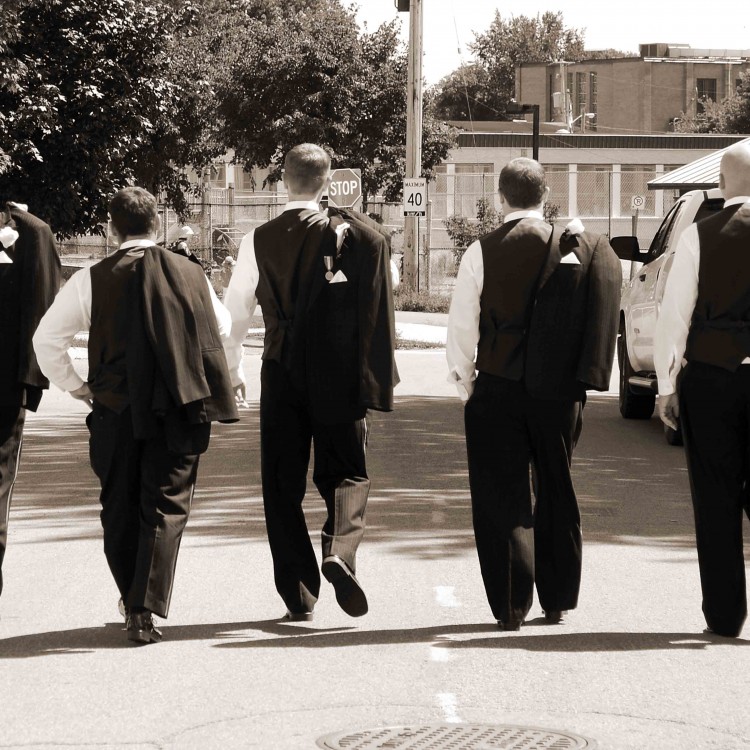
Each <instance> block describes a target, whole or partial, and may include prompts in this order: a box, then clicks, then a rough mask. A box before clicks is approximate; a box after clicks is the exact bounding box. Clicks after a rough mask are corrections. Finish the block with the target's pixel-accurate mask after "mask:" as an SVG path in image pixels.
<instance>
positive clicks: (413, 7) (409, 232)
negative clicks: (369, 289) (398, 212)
mask: <svg viewBox="0 0 750 750" xmlns="http://www.w3.org/2000/svg"><path fill="white" fill-rule="evenodd" d="M400 2H401V3H403V0H400ZM397 7H398V8H399V10H401V7H402V5H400V4H399V2H397ZM407 7H408V10H409V60H408V64H409V77H408V82H407V87H406V175H405V176H406V178H407V179H409V178H410V177H421V176H422V0H409V2H408V5H407ZM418 221H419V219H418V217H416V216H406V217H404V284H405V285H406V287H407V289H412V290H416V289H417V285H418V279H417V253H418V252H419V236H418V231H417V227H418ZM428 231H429V228H428Z"/></svg>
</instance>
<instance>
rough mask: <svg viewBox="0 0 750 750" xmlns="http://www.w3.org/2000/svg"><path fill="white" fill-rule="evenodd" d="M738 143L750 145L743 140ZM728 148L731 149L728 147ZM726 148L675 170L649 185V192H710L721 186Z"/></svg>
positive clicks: (748, 141)
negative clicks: (720, 174)
mask: <svg viewBox="0 0 750 750" xmlns="http://www.w3.org/2000/svg"><path fill="white" fill-rule="evenodd" d="M738 143H750V138H743V139H742V140H741V141H738ZM727 148H730V147H729V146H727ZM726 150H727V149H726V148H722V149H721V150H720V151H714V152H713V153H712V154H709V155H708V156H703V157H701V158H700V159H696V160H695V161H692V162H690V164H686V165H685V166H684V167H680V168H679V169H674V170H672V171H671V172H667V173H666V174H663V175H662V176H661V177H657V178H656V179H654V180H651V181H650V182H649V183H648V189H649V190H708V189H710V188H715V187H717V186H718V184H719V166H720V164H721V157H722V156H723V155H724V152H725V151H726Z"/></svg>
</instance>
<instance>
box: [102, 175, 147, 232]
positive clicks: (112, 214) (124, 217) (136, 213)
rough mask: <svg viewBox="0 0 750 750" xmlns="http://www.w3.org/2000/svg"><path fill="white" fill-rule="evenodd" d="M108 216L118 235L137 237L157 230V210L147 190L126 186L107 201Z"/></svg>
mask: <svg viewBox="0 0 750 750" xmlns="http://www.w3.org/2000/svg"><path fill="white" fill-rule="evenodd" d="M109 218H110V221H111V222H112V226H113V227H114V228H115V231H116V232H117V233H118V234H119V235H120V237H137V236H140V235H149V234H151V233H152V232H154V231H158V221H159V212H158V207H157V205H156V198H154V196H153V195H151V193H149V192H148V190H144V189H143V188H140V187H126V188H123V189H122V190H118V191H117V193H115V196H114V197H113V198H112V200H111V201H110V202H109Z"/></svg>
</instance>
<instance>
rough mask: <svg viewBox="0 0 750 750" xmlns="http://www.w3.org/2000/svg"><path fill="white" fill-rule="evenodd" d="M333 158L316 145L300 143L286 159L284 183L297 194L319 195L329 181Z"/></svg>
mask: <svg viewBox="0 0 750 750" xmlns="http://www.w3.org/2000/svg"><path fill="white" fill-rule="evenodd" d="M330 170H331V157H330V156H329V155H328V154H327V153H326V151H325V150H324V149H322V148H321V147H320V146H317V145H316V144H314V143H300V145H299V146H295V147H294V148H293V149H291V150H290V151H289V152H288V153H287V155H286V158H285V159H284V182H285V183H286V185H287V187H289V188H291V189H292V190H293V191H294V192H295V193H317V192H318V190H320V188H322V187H323V185H324V184H325V181H326V180H327V179H328V173H329V172H330Z"/></svg>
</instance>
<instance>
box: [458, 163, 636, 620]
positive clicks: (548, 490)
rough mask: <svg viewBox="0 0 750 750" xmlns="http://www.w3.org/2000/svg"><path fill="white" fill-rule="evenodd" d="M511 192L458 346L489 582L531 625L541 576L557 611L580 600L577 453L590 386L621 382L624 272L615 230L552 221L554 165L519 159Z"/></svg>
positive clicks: (473, 282) (494, 602) (494, 596)
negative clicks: (617, 354) (617, 355)
mask: <svg viewBox="0 0 750 750" xmlns="http://www.w3.org/2000/svg"><path fill="white" fill-rule="evenodd" d="M499 192H500V204H501V207H502V211H503V215H504V224H503V225H502V227H500V228H499V229H497V230H496V231H494V232H492V233H490V234H488V235H486V236H485V237H482V238H481V239H480V240H478V241H477V242H475V243H473V244H472V245H471V246H470V247H469V248H468V249H467V251H466V253H465V254H464V257H463V258H462V260H461V265H460V268H459V271H458V277H457V279H456V287H455V290H454V293H453V299H452V302H451V309H450V315H449V319H448V341H447V357H448V366H449V368H450V377H449V379H450V380H451V381H452V382H455V383H456V385H457V387H458V389H459V392H460V394H461V395H462V397H463V398H464V399H467V403H466V408H465V427H466V448H467V453H468V461H469V483H470V487H471V501H472V512H473V520H474V533H475V537H476V542H477V551H478V553H479V562H480V567H481V570H482V578H483V579H484V585H485V590H486V592H487V597H488V599H489V603H490V608H491V609H492V613H493V615H494V617H495V619H496V620H497V621H498V625H499V626H500V627H501V628H502V629H504V630H518V629H519V628H520V626H521V624H522V623H523V621H524V619H525V617H526V615H527V613H528V611H529V609H530V607H531V603H532V598H533V590H534V584H535V583H536V589H537V593H538V596H539V602H540V604H541V606H542V609H543V610H544V612H545V617H546V619H547V621H549V622H553V623H556V622H560V620H561V619H562V616H563V614H564V612H565V611H566V610H570V609H573V608H574V607H576V605H577V603H578V591H579V587H580V579H581V518H580V512H579V510H578V502H577V500H576V495H575V491H574V489H573V483H572V481H571V477H570V463H571V459H572V454H573V448H574V447H575V445H576V442H577V440H578V437H579V435H580V432H581V426H582V410H583V405H584V403H585V400H586V391H587V390H590V389H591V390H599V391H604V390H607V388H608V387H609V379H610V373H611V368H612V358H613V354H614V349H615V341H616V336H617V317H618V314H619V301H620V286H621V283H622V275H621V270H620V263H619V261H618V259H617V257H616V256H615V254H614V251H613V250H612V248H611V247H610V246H609V243H608V242H607V240H606V238H605V237H601V236H597V235H593V234H589V233H588V232H583V227H582V225H581V226H578V227H577V226H576V224H578V225H580V222H578V221H577V220H574V222H571V224H570V225H569V229H567V230H566V231H565V232H561V231H560V230H559V229H558V228H554V229H553V228H552V227H551V226H550V225H549V224H548V223H547V222H546V221H544V218H543V213H542V211H543V207H544V203H545V201H546V199H547V196H548V194H549V188H547V186H546V179H545V174H544V169H543V168H542V166H541V164H539V163H538V162H536V161H534V160H532V159H514V160H513V161H511V162H510V163H509V164H508V165H506V166H505V167H504V168H503V170H502V172H501V174H500V182H499ZM475 352H476V354H475ZM477 371H478V374H477ZM529 465H531V468H532V473H533V484H534V495H535V498H536V504H535V507H533V508H532V501H531V492H530V488H529Z"/></svg>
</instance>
